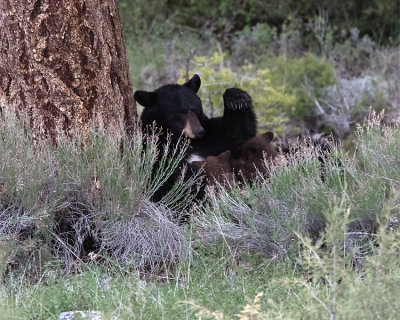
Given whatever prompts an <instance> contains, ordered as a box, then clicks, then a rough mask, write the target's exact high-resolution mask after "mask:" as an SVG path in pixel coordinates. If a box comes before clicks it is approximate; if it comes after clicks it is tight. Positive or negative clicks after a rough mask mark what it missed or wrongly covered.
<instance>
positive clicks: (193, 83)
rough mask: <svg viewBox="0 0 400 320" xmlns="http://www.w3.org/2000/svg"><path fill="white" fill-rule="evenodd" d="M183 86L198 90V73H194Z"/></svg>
mask: <svg viewBox="0 0 400 320" xmlns="http://www.w3.org/2000/svg"><path fill="white" fill-rule="evenodd" d="M184 86H185V87H188V88H190V89H192V90H193V91H194V92H195V93H197V91H199V89H200V86H201V79H200V77H199V75H198V74H195V75H194V76H193V77H192V79H190V80H189V81H188V82H186V83H185V84H184Z"/></svg>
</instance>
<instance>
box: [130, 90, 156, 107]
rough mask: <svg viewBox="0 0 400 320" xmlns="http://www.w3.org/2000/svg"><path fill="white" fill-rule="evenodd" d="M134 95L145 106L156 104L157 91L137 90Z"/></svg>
mask: <svg viewBox="0 0 400 320" xmlns="http://www.w3.org/2000/svg"><path fill="white" fill-rule="evenodd" d="M134 97H135V100H136V101H137V102H139V103H140V104H141V105H142V106H143V107H145V108H150V107H152V106H154V105H155V104H156V93H154V92H148V91H143V90H137V91H135V94H134Z"/></svg>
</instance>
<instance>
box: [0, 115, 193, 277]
mask: <svg viewBox="0 0 400 320" xmlns="http://www.w3.org/2000/svg"><path fill="white" fill-rule="evenodd" d="M143 141H145V143H143ZM156 143H157V134H152V135H150V136H146V135H144V134H142V132H141V131H140V130H139V129H138V130H137V131H135V132H134V134H133V137H130V138H128V137H126V136H123V137H120V136H117V135H115V134H112V133H109V132H105V131H93V133H92V135H91V137H90V141H89V142H85V143H84V141H82V140H80V138H79V137H78V138H68V137H66V136H64V135H62V134H60V135H59V136H58V137H57V140H56V143H54V142H49V141H47V140H42V139H36V140H34V139H33V137H32V134H31V133H30V131H29V128H24V126H23V125H22V123H20V122H19V121H18V120H17V119H16V118H15V117H14V116H12V115H11V114H8V113H7V112H3V113H2V115H1V119H0V188H1V190H0V191H1V198H0V201H1V202H0V241H1V253H2V254H1V257H2V262H1V265H2V269H1V270H0V271H1V272H2V275H5V274H9V272H10V271H13V270H15V269H20V268H25V272H26V273H27V274H28V273H29V271H30V270H29V269H30V268H32V269H35V270H32V271H35V272H36V273H35V272H33V274H36V276H38V275H39V274H40V272H41V268H43V266H44V265H47V264H49V263H50V264H54V263H56V264H61V265H62V266H63V267H64V269H65V270H66V271H73V270H77V269H80V268H81V267H82V262H89V261H94V260H96V261H97V260H99V261H102V260H103V259H105V258H107V257H111V258H112V259H115V260H117V261H119V262H120V263H122V264H124V265H127V266H129V267H132V268H134V269H137V270H141V271H147V272H155V271H156V270H158V271H162V270H161V269H163V268H169V267H171V266H172V265H174V264H175V263H177V262H178V261H179V260H180V259H181V258H183V256H184V255H186V253H188V250H186V249H188V248H187V247H186V245H185V243H184V241H183V232H182V229H181V228H180V227H179V226H178V218H179V216H180V215H182V214H187V212H184V209H183V207H184V206H183V204H182V198H183V197H184V196H186V195H187V196H188V198H189V199H190V195H189V189H190V188H191V184H193V183H194V180H193V181H192V180H191V181H185V182H183V181H179V182H180V183H181V187H180V188H179V190H178V191H177V189H178V188H177V187H175V188H174V189H173V190H172V191H171V194H169V195H168V196H167V197H166V198H165V200H164V201H163V202H161V203H152V202H151V201H150V199H151V196H152V194H153V193H154V192H155V190H157V189H158V187H159V186H160V185H161V184H162V183H164V181H165V179H167V178H168V176H169V175H171V174H172V172H174V170H175V169H176V168H177V166H178V164H179V163H180V161H181V160H182V159H183V155H184V152H185V148H186V144H185V143H184V142H183V143H182V144H180V146H179V147H172V146H171V145H170V144H169V145H167V147H166V148H165V149H168V151H165V152H164V153H163V154H158V149H157V147H156ZM157 158H159V159H160V163H161V164H160V166H158V169H157V170H153V167H154V163H155V161H156V159H157ZM165 270H166V269H165ZM165 270H164V269H163V271H165Z"/></svg>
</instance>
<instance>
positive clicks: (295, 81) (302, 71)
mask: <svg viewBox="0 0 400 320" xmlns="http://www.w3.org/2000/svg"><path fill="white" fill-rule="evenodd" d="M225 57H226V53H218V52H215V53H214V54H213V55H212V56H211V57H206V56H196V57H194V62H193V64H194V69H193V72H194V73H198V74H199V75H200V77H201V79H202V86H201V89H200V97H201V98H202V100H203V101H205V102H206V103H205V106H204V107H205V110H206V114H208V115H209V116H214V115H221V114H222V105H223V104H222V95H223V93H224V91H225V89H227V88H229V87H235V86H236V87H240V88H243V89H244V90H246V91H248V92H249V94H250V95H251V96H252V98H253V104H254V107H255V111H256V114H257V117H258V123H259V129H260V131H266V130H273V131H275V132H276V133H278V134H283V133H284V131H285V130H284V129H285V125H286V124H288V123H289V121H298V120H304V119H305V118H306V117H307V116H310V115H311V114H312V113H313V111H314V108H315V105H314V102H313V98H312V97H311V96H310V94H309V90H312V92H313V95H315V97H317V98H319V97H320V96H321V95H322V93H323V92H324V91H323V89H324V88H325V87H327V86H329V85H332V84H333V83H334V81H335V77H334V69H333V66H332V65H331V64H330V63H329V62H328V61H327V60H325V59H323V58H318V57H316V56H314V55H312V54H306V55H304V57H301V58H299V59H295V58H285V57H282V56H279V57H277V58H274V59H273V63H272V62H271V67H270V68H263V69H257V68H256V67H255V66H254V65H251V64H246V65H244V66H243V67H241V68H240V69H239V70H237V69H235V70H234V69H233V68H231V67H230V63H229V62H227V61H226V59H225ZM184 74H185V70H181V79H180V81H181V82H183V81H184V80H185V79H183V75H184Z"/></svg>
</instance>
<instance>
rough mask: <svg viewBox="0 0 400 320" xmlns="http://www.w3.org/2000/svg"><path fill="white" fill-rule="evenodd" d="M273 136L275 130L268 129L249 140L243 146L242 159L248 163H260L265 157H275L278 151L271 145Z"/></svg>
mask: <svg viewBox="0 0 400 320" xmlns="http://www.w3.org/2000/svg"><path fill="white" fill-rule="evenodd" d="M273 138H274V134H273V132H271V131H268V132H265V133H263V134H260V135H258V136H255V137H254V138H251V139H249V140H247V141H246V142H245V143H243V145H242V147H241V156H240V159H241V160H243V161H245V162H248V163H258V162H260V161H261V160H263V159H264V158H266V159H272V158H275V157H276V156H277V155H278V152H277V151H276V150H275V148H274V147H273V146H272V145H271V141H272V139H273Z"/></svg>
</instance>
